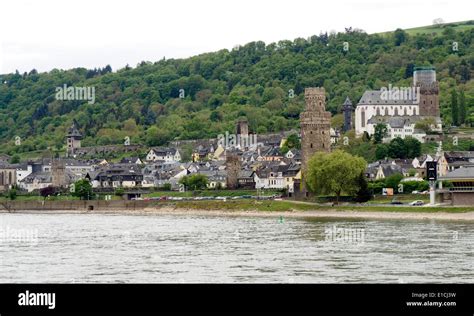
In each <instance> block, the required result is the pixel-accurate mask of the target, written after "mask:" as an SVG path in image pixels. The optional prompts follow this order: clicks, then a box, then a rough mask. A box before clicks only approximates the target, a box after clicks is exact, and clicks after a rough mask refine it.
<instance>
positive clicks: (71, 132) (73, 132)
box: [66, 121, 82, 139]
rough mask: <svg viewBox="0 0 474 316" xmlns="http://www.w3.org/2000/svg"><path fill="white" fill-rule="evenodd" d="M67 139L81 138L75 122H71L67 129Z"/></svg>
mask: <svg viewBox="0 0 474 316" xmlns="http://www.w3.org/2000/svg"><path fill="white" fill-rule="evenodd" d="M66 136H67V137H75V138H79V139H80V138H82V134H81V132H79V129H78V128H77V123H76V121H74V122H72V125H71V127H69V129H68V131H67V135H66Z"/></svg>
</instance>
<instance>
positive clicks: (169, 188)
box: [160, 183, 171, 191]
mask: <svg viewBox="0 0 474 316" xmlns="http://www.w3.org/2000/svg"><path fill="white" fill-rule="evenodd" d="M160 190H163V191H171V183H165V184H163V186H162V187H160Z"/></svg>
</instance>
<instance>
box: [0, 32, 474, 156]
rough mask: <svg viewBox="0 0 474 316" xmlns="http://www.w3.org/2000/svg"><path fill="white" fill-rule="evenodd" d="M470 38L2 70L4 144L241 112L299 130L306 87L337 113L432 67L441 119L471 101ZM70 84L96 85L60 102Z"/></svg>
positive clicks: (375, 40)
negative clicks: (60, 90)
mask: <svg viewBox="0 0 474 316" xmlns="http://www.w3.org/2000/svg"><path fill="white" fill-rule="evenodd" d="M473 37H474V29H472V28H471V29H466V30H464V31H456V30H454V29H453V28H451V27H446V28H445V29H444V30H443V32H440V33H438V34H418V35H408V34H407V33H406V32H404V31H402V30H397V31H395V32H393V33H390V34H381V35H378V34H373V35H368V34H366V33H364V32H362V31H359V30H353V29H351V28H349V29H347V30H346V32H344V33H337V34H330V35H328V34H320V35H319V36H312V37H310V38H309V39H303V38H298V39H295V40H293V41H290V40H282V41H280V42H278V43H271V44H265V43H263V42H252V43H248V44H246V45H243V46H240V47H238V48H235V49H233V50H232V51H228V50H221V51H218V52H213V53H206V54H202V55H199V56H194V57H191V58H187V59H167V60H164V59H163V60H160V61H158V62H142V63H140V64H139V65H137V66H136V67H134V68H132V67H126V68H124V69H119V70H117V71H114V72H113V71H112V69H111V68H110V67H104V68H103V69H95V70H87V69H84V68H77V69H72V70H68V71H63V70H52V71H50V72H48V73H37V72H36V71H35V70H32V71H31V72H29V73H25V74H20V73H15V74H7V75H2V76H1V83H0V144H1V146H0V147H1V151H2V152H7V153H11V152H15V151H28V150H40V149H46V148H47V147H49V146H54V147H55V148H61V147H62V146H63V145H64V135H65V131H66V130H67V128H68V127H69V126H70V125H71V122H72V120H73V119H75V120H76V121H77V122H78V124H79V127H80V129H81V131H82V132H83V133H84V135H85V139H84V141H83V146H92V145H104V144H113V143H122V142H123V138H124V137H125V136H129V137H130V138H131V142H132V143H142V144H146V145H160V144H164V143H165V142H167V141H168V140H172V139H193V138H206V137H215V136H216V135H218V134H220V133H224V132H225V131H229V132H232V131H234V123H235V121H236V120H237V119H238V118H239V117H241V116H246V117H247V118H248V120H249V122H250V128H251V129H252V130H253V131H254V132H257V133H264V132H273V131H281V130H288V129H291V128H297V127H298V126H299V124H298V116H299V113H300V111H301V110H302V109H303V104H304V103H303V92H304V88H305V87H313V86H324V87H325V88H326V92H327V98H328V109H329V110H330V111H331V112H332V113H333V114H336V113H338V112H339V111H340V109H341V104H342V103H343V101H344V99H345V98H346V96H349V97H350V99H351V100H352V102H353V103H354V104H356V103H357V102H358V100H359V99H360V97H361V96H362V94H363V92H364V91H365V90H366V89H378V88H380V87H381V86H388V85H389V84H392V85H399V86H406V85H410V84H411V81H412V73H413V67H414V65H417V66H418V65H433V66H435V67H436V70H437V78H438V80H439V81H440V87H441V105H442V113H443V119H444V120H449V115H448V113H449V108H448V107H449V104H450V91H451V90H452V89H453V88H455V89H457V90H458V91H460V90H461V89H464V90H465V94H466V97H467V98H468V102H467V103H468V104H471V108H472V107H473V106H472V102H473V100H472V98H473V96H474V82H473V80H472V79H471V78H473V70H474V43H473ZM344 42H347V44H346V47H347V45H348V49H347V50H344V47H345V44H344ZM453 42H457V44H456V45H457V50H453ZM117 53H120V52H117ZM64 84H66V85H68V86H78V87H82V86H88V87H95V93H96V98H95V103H94V104H89V103H88V102H87V101H60V100H56V98H55V96H56V92H55V89H56V87H62V86H63V85H64ZM180 89H183V90H182V91H181V92H184V98H180ZM290 90H293V91H294V97H293V98H292V91H290ZM289 91H290V92H289ZM472 115H473V114H472V110H471V117H470V119H471V122H472V121H474V118H473V117H472ZM15 136H20V137H21V138H22V146H21V148H18V146H16V147H15V146H14V138H15Z"/></svg>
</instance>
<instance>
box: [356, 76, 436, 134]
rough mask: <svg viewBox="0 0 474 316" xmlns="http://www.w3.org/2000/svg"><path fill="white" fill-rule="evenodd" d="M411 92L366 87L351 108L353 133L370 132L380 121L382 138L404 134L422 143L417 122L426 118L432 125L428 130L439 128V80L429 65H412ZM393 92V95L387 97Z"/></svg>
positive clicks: (373, 130) (371, 132) (422, 132)
mask: <svg viewBox="0 0 474 316" xmlns="http://www.w3.org/2000/svg"><path fill="white" fill-rule="evenodd" d="M409 90H410V91H411V90H414V91H416V93H414V94H413V95H412V94H411V93H410V95H409V96H408V97H404V96H406V94H403V93H400V92H401V90H400V91H397V93H396V94H392V93H387V91H386V89H384V88H382V89H381V90H368V91H365V93H364V94H363V95H362V97H361V99H360V101H359V103H358V104H357V107H356V109H355V131H356V135H357V136H359V137H360V136H362V135H363V134H364V132H367V133H368V134H370V135H373V134H374V132H375V126H376V125H377V124H379V123H383V124H385V125H386V126H387V132H388V135H387V137H386V139H385V141H389V140H390V139H393V138H396V137H401V138H405V137H408V136H411V137H414V138H417V139H418V140H419V141H421V142H424V141H425V137H426V133H425V132H424V131H422V130H418V129H416V128H415V125H416V123H417V122H418V121H420V120H423V119H430V120H432V121H433V123H434V124H432V126H431V130H432V131H438V132H441V131H442V125H441V118H440V115H439V83H438V81H436V71H435V69H434V68H433V67H416V68H415V70H414V73H413V86H412V87H410V89H409ZM392 95H396V96H397V97H391V96H392Z"/></svg>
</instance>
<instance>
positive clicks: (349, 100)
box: [343, 97, 352, 107]
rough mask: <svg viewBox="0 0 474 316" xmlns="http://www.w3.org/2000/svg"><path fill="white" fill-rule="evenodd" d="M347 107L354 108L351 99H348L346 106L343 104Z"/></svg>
mask: <svg viewBox="0 0 474 316" xmlns="http://www.w3.org/2000/svg"><path fill="white" fill-rule="evenodd" d="M343 105H344V106H345V107H349V106H351V107H352V102H351V99H349V97H346V100H345V101H344V104H343Z"/></svg>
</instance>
